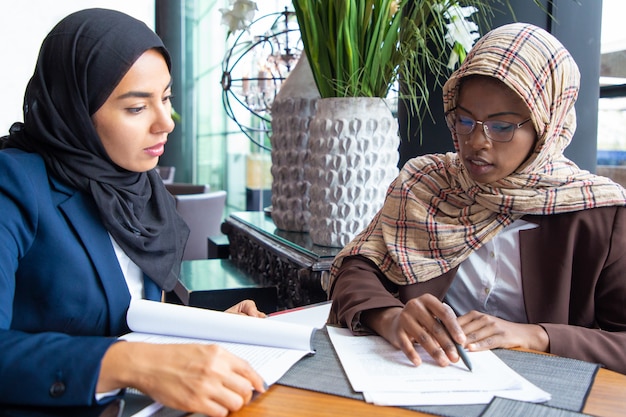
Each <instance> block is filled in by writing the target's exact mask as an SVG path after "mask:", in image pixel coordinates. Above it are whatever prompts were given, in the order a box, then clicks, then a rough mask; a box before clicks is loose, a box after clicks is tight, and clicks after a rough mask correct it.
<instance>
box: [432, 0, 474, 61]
mask: <svg viewBox="0 0 626 417" xmlns="http://www.w3.org/2000/svg"><path fill="white" fill-rule="evenodd" d="M442 9H443V6H441V5H439V10H440V11H441V10H442ZM477 11H478V9H476V8H475V7H471V6H470V7H461V6H459V4H458V3H455V4H453V5H451V6H449V7H448V8H447V9H446V10H444V11H443V15H444V17H445V18H446V19H448V20H449V21H450V23H448V24H446V27H447V28H448V33H446V35H445V40H446V42H448V44H449V45H450V46H451V47H452V52H451V53H450V59H449V60H448V68H449V69H451V70H453V69H454V68H455V67H456V66H457V64H458V63H459V62H463V60H464V59H465V56H466V55H467V53H468V52H469V51H470V49H472V46H473V45H474V42H475V41H476V39H478V38H479V37H480V34H479V33H478V25H477V24H476V23H474V22H472V21H471V20H466V18H468V17H470V16H471V15H473V14H474V13H476V12H477Z"/></svg>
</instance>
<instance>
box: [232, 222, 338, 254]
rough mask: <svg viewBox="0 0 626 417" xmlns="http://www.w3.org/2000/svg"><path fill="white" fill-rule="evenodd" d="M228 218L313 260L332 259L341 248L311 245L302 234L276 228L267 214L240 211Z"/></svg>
mask: <svg viewBox="0 0 626 417" xmlns="http://www.w3.org/2000/svg"><path fill="white" fill-rule="evenodd" d="M230 217H232V218H234V219H236V220H238V221H240V222H242V223H244V224H246V225H247V226H249V227H251V228H253V229H254V230H256V231H258V232H260V233H263V234H264V235H266V236H268V237H269V238H272V239H276V240H278V241H280V242H282V243H284V244H285V245H287V246H289V247H291V248H293V249H295V250H298V251H300V252H304V253H306V254H308V255H310V256H312V257H315V258H320V259H322V258H328V259H332V258H334V257H335V256H336V255H337V254H338V253H339V251H340V250H341V248H334V247H328V246H320V245H316V244H314V243H313V241H312V240H311V236H310V235H309V234H308V233H303V232H288V231H286V230H281V229H279V228H277V227H276V225H275V224H274V222H273V221H272V218H271V217H270V215H269V213H266V212H263V211H242V212H236V213H231V215H230Z"/></svg>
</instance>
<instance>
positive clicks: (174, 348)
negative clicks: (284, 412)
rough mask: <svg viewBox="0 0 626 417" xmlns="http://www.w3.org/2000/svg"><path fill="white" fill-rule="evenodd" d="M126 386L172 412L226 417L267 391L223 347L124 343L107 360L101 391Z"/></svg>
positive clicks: (244, 366) (251, 370)
mask: <svg viewBox="0 0 626 417" xmlns="http://www.w3.org/2000/svg"><path fill="white" fill-rule="evenodd" d="M123 387H134V388H136V389H138V390H140V391H141V392H143V393H145V394H146V395H148V396H150V397H151V398H152V399H154V400H155V401H158V402H160V403H162V404H163V405H165V406H167V407H171V408H175V409H178V410H183V411H189V412H195V413H201V414H206V415H208V416H220V417H221V416H226V415H227V414H228V413H230V412H233V411H237V410H239V409H240V408H242V407H243V406H244V405H245V404H247V403H248V402H249V401H250V399H251V398H252V393H253V391H257V392H260V393H262V392H265V389H266V388H265V383H264V382H263V379H262V378H261V376H260V375H258V374H257V373H256V371H254V369H252V367H251V366H250V365H249V364H248V363H247V362H246V361H244V360H243V359H241V358H239V357H237V356H235V355H233V354H231V353H230V352H228V351H227V350H225V349H223V348H222V347H220V346H218V345H203V344H180V345H178V344H177V345H166V344H151V343H134V342H118V343H115V344H114V345H112V346H111V347H110V348H109V350H108V351H107V353H106V354H105V356H104V358H103V360H102V367H101V371H100V377H99V380H98V387H97V392H108V391H112V390H114V389H117V388H123Z"/></svg>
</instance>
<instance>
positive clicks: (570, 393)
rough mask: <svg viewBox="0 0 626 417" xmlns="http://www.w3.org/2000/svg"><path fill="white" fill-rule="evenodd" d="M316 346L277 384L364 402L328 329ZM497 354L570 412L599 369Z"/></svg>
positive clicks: (478, 409)
mask: <svg viewBox="0 0 626 417" xmlns="http://www.w3.org/2000/svg"><path fill="white" fill-rule="evenodd" d="M313 346H314V348H315V350H316V353H315V355H311V356H307V357H305V358H303V359H301V360H300V361H299V362H298V363H296V364H295V365H294V366H293V367H292V368H291V369H290V370H289V371H287V373H286V374H285V375H284V376H283V377H282V378H281V379H279V380H278V382H277V383H278V384H281V385H286V386H289V387H295V388H301V389H306V390H310V391H317V392H323V393H326V394H331V395H338V396H341V397H347V398H353V399H358V400H363V401H364V399H363V395H362V394H361V393H359V392H356V391H354V390H353V389H352V387H351V386H350V382H349V381H348V378H347V376H346V374H345V373H344V371H343V367H342V366H341V363H340V362H339V357H338V356H337V354H336V353H335V349H334V348H333V346H332V343H331V341H330V338H329V337H328V332H327V331H326V329H325V328H324V329H320V330H318V331H317V332H316V333H315V335H314V339H313ZM494 353H495V354H496V355H497V356H498V357H499V358H500V359H502V360H503V361H504V362H505V363H506V364H507V365H508V366H510V367H511V368H512V369H513V370H515V371H516V372H518V373H519V374H520V375H522V376H523V377H524V378H526V379H527V380H529V381H530V382H532V383H533V384H535V385H537V386H538V387H539V388H541V389H543V390H545V391H547V392H549V393H550V394H551V395H552V399H551V400H550V401H548V402H547V403H545V405H547V406H550V407H555V408H559V409H564V410H569V411H575V412H580V411H581V410H582V408H583V407H584V405H585V401H586V399H587V395H588V394H589V390H590V388H591V384H592V383H593V380H594V377H595V375H596V372H597V371H598V366H597V365H595V364H591V363H587V362H583V361H578V360H574V359H567V358H561V357H557V356H549V355H541V354H536V353H529V352H521V351H515V350H506V349H496V350H494ZM487 406H488V405H487V404H470V405H440V406H411V407H404V408H407V409H410V410H415V411H422V412H426V413H430V414H435V415H440V416H445V417H479V416H480V415H481V413H483V412H484V411H485V410H486V409H487Z"/></svg>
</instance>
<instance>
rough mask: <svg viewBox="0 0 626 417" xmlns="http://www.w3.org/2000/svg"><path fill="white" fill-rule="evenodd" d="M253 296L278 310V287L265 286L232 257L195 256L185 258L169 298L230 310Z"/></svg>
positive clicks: (268, 308) (267, 308) (269, 308)
mask: <svg viewBox="0 0 626 417" xmlns="http://www.w3.org/2000/svg"><path fill="white" fill-rule="evenodd" d="M245 299H252V300H254V301H255V302H256V304H257V307H258V308H259V309H260V310H261V311H263V312H266V313H271V312H274V311H276V310H277V309H278V293H277V290H276V287H271V286H270V287H263V286H261V285H259V284H258V283H257V282H256V281H254V280H253V279H252V278H251V277H250V276H249V275H248V274H246V273H245V272H244V271H242V270H240V269H239V268H238V267H237V266H236V265H235V264H234V263H233V262H232V261H230V260H229V259H194V260H187V261H183V263H182V265H181V271H180V278H179V280H178V281H177V282H176V286H175V287H174V289H173V290H172V292H169V293H166V295H165V301H166V302H169V303H175V304H184V305H188V306H191V307H202V308H209V309H213V310H226V309H227V308H229V307H231V306H233V305H235V304H237V303H238V302H240V301H242V300H245Z"/></svg>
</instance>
